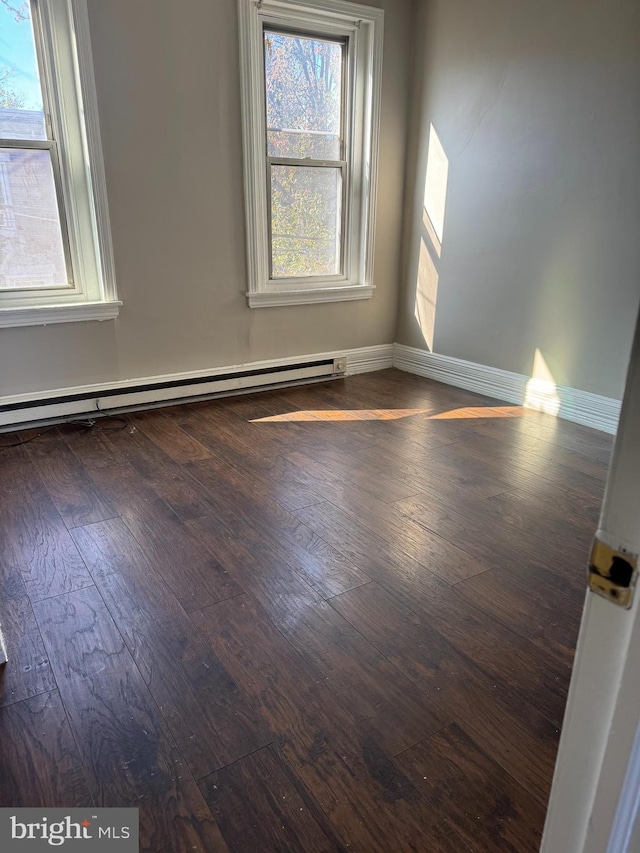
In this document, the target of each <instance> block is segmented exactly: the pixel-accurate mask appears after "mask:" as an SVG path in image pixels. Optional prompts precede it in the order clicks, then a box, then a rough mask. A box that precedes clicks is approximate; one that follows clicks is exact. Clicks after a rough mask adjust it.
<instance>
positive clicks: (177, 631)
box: [75, 520, 273, 779]
mask: <svg viewBox="0 0 640 853" xmlns="http://www.w3.org/2000/svg"><path fill="white" fill-rule="evenodd" d="M75 536H76V541H77V543H78V546H79V548H80V550H81V552H82V554H83V555H84V557H85V560H86V562H87V565H88V567H89V569H90V571H91V572H92V574H93V576H94V578H95V580H96V584H97V586H98V589H99V590H100V592H101V594H102V597H103V599H104V601H105V603H106V605H107V607H108V609H109V611H110V614H111V615H112V617H113V618H114V620H115V622H116V624H117V625H118V628H119V631H120V633H121V634H122V636H123V637H124V640H125V642H126V644H127V647H128V649H129V651H130V652H131V655H132V656H133V659H134V661H135V662H136V664H137V666H138V668H139V669H140V671H141V673H142V675H143V677H144V679H145V682H146V684H147V686H148V688H149V691H150V692H151V694H152V696H153V697H154V699H155V700H156V701H157V703H158V705H159V707H160V708H161V710H162V713H163V715H164V717H165V719H166V721H167V723H168V725H169V728H170V729H171V732H172V734H173V736H174V738H175V740H176V743H177V745H178V747H179V749H180V750H181V752H182V755H183V756H184V758H185V760H186V762H187V764H188V765H189V768H190V770H191V772H192V773H193V774H194V776H195V778H197V779H198V778H201V777H202V776H205V775H207V774H208V773H211V772H212V771H213V770H216V769H218V768H219V767H223V766H225V765H226V764H229V763H231V762H233V761H236V760H237V759H238V758H241V757H242V756H244V755H247V754H248V753H250V752H253V751H254V750H256V749H259V748H260V747H262V746H264V745H265V744H268V743H270V742H271V741H272V740H273V737H272V736H271V734H270V732H269V731H268V730H267V729H266V727H265V726H264V725H263V724H262V720H261V718H260V715H259V713H258V712H257V710H256V709H255V708H253V707H252V705H251V702H250V701H249V698H248V696H246V695H245V694H244V693H243V691H242V690H241V689H240V688H239V687H238V685H237V684H236V683H235V682H234V681H233V679H232V678H230V676H229V674H228V673H227V672H226V670H225V669H224V667H222V666H221V665H220V662H219V661H218V659H217V658H216V656H215V655H214V654H213V652H212V650H211V648H210V647H209V645H208V643H207V642H206V639H205V637H204V636H203V635H202V634H201V632H200V631H198V630H196V629H195V628H194V626H193V623H192V622H191V621H190V620H189V618H188V616H187V614H186V612H185V611H184V610H183V609H182V607H181V606H180V604H179V603H178V601H177V599H176V598H175V596H174V595H173V594H172V592H171V590H170V589H169V587H168V586H166V585H165V583H164V582H163V580H162V578H161V577H159V576H158V575H157V574H156V573H155V572H154V570H153V566H152V565H151V563H150V562H149V560H148V559H147V557H146V555H145V554H144V552H143V551H142V549H141V548H140V546H139V545H138V543H137V542H136V541H135V539H134V538H133V536H132V535H131V533H130V532H129V530H128V529H127V527H126V525H125V524H124V523H123V522H122V521H120V520H116V521H111V522H104V523H102V524H96V525H91V527H85V528H81V529H78V530H77V531H75Z"/></svg>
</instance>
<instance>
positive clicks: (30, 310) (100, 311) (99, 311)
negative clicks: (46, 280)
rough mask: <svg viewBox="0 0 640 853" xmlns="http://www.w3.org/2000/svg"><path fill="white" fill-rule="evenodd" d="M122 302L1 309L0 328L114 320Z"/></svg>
mask: <svg viewBox="0 0 640 853" xmlns="http://www.w3.org/2000/svg"><path fill="white" fill-rule="evenodd" d="M121 305H122V302H117V301H114V302H76V303H75V304H74V305H46V306H44V305H33V306H29V307H22V308H0V328H4V329H6V328H11V327H12V326H47V325H49V324H50V323H76V322H81V321H83V320H114V319H115V318H116V317H117V316H118V314H119V312H120V306H121Z"/></svg>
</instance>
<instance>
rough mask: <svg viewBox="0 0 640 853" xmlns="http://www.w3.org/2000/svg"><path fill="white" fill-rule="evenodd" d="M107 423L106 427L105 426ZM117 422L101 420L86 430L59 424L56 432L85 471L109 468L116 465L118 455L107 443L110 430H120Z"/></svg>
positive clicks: (79, 426) (81, 427)
mask: <svg viewBox="0 0 640 853" xmlns="http://www.w3.org/2000/svg"><path fill="white" fill-rule="evenodd" d="M107 422H108V424H109V425H108V426H107V425H106V424H107ZM122 426H123V425H122V424H121V423H120V422H119V421H116V422H112V421H111V419H110V418H109V419H101V420H100V421H99V422H98V425H97V426H94V427H93V428H92V429H87V427H86V426H83V425H82V424H75V423H70V424H60V426H59V427H58V431H59V433H60V435H61V436H62V439H63V440H64V441H65V443H66V445H67V447H68V448H69V450H70V451H71V452H72V453H73V455H74V456H75V457H76V458H77V459H79V460H80V462H81V463H82V465H83V466H84V467H85V469H87V470H89V469H91V468H110V467H111V466H112V465H116V464H117V463H118V455H117V453H116V452H115V450H114V448H113V446H112V445H111V444H110V443H109V439H108V437H107V436H108V435H109V433H110V432H111V431H112V430H118V429H120V428H122Z"/></svg>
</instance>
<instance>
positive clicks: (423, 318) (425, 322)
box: [414, 236, 438, 352]
mask: <svg viewBox="0 0 640 853" xmlns="http://www.w3.org/2000/svg"><path fill="white" fill-rule="evenodd" d="M437 300H438V271H437V269H436V266H435V264H434V262H433V259H432V257H431V253H430V252H429V249H428V248H427V245H426V243H425V239H424V236H423V237H422V240H421V241H420V259H419V261H418V280H417V281H416V302H415V308H414V315H415V318H416V320H417V321H418V325H419V326H420V331H421V332H422V335H423V337H424V341H425V343H426V345H427V346H428V348H429V351H430V352H433V337H434V332H435V327H436V302H437Z"/></svg>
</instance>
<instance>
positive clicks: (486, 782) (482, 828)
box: [396, 724, 545, 853]
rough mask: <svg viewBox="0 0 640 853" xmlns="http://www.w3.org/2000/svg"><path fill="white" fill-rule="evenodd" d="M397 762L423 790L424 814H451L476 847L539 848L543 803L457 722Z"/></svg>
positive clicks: (526, 850)
mask: <svg viewBox="0 0 640 853" xmlns="http://www.w3.org/2000/svg"><path fill="white" fill-rule="evenodd" d="M396 761H397V763H398V765H399V766H401V767H402V769H403V770H404V772H405V773H406V774H407V775H408V776H409V778H410V779H411V780H412V782H413V783H414V784H415V785H416V787H417V788H419V790H420V793H421V798H422V804H423V808H424V812H425V815H426V816H428V817H431V815H432V814H433V813H434V812H435V813H436V814H439V815H446V818H445V820H446V821H447V822H448V823H450V824H451V825H454V826H455V828H456V831H457V832H458V833H460V834H461V835H462V837H463V838H464V840H465V842H466V843H467V844H468V846H469V848H470V849H471V850H476V851H478V853H485V851H487V850H491V851H496V853H497V851H509V853H516V851H518V852H519V853H530V851H534V850H537V849H538V847H539V845H540V840H541V835H542V833H541V831H540V827H541V826H542V823H543V821H544V813H545V810H544V806H543V805H541V804H540V803H539V802H537V801H536V800H535V799H534V798H533V797H532V796H531V795H530V794H528V793H527V791H525V790H524V789H523V788H521V787H520V786H519V785H518V783H517V782H515V781H514V780H513V779H509V778H508V777H507V775H506V773H505V772H504V770H502V768H501V767H499V766H498V765H497V764H495V762H493V761H492V760H491V758H490V757H489V756H488V755H486V754H485V753H483V752H482V751H481V750H480V749H478V748H477V747H476V746H475V744H474V743H473V741H472V740H471V739H470V738H469V737H468V736H467V735H465V733H464V732H463V731H462V730H460V729H459V728H458V727H457V726H456V725H455V724H454V725H451V726H449V727H447V728H446V729H443V730H442V731H440V732H437V733H436V734H434V735H432V736H431V737H430V738H428V739H427V740H425V741H424V742H423V743H421V744H420V745H419V746H416V747H413V748H412V749H410V750H407V752H405V753H403V755H402V756H400V757H399V758H398V759H396ZM421 783H422V784H421Z"/></svg>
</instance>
